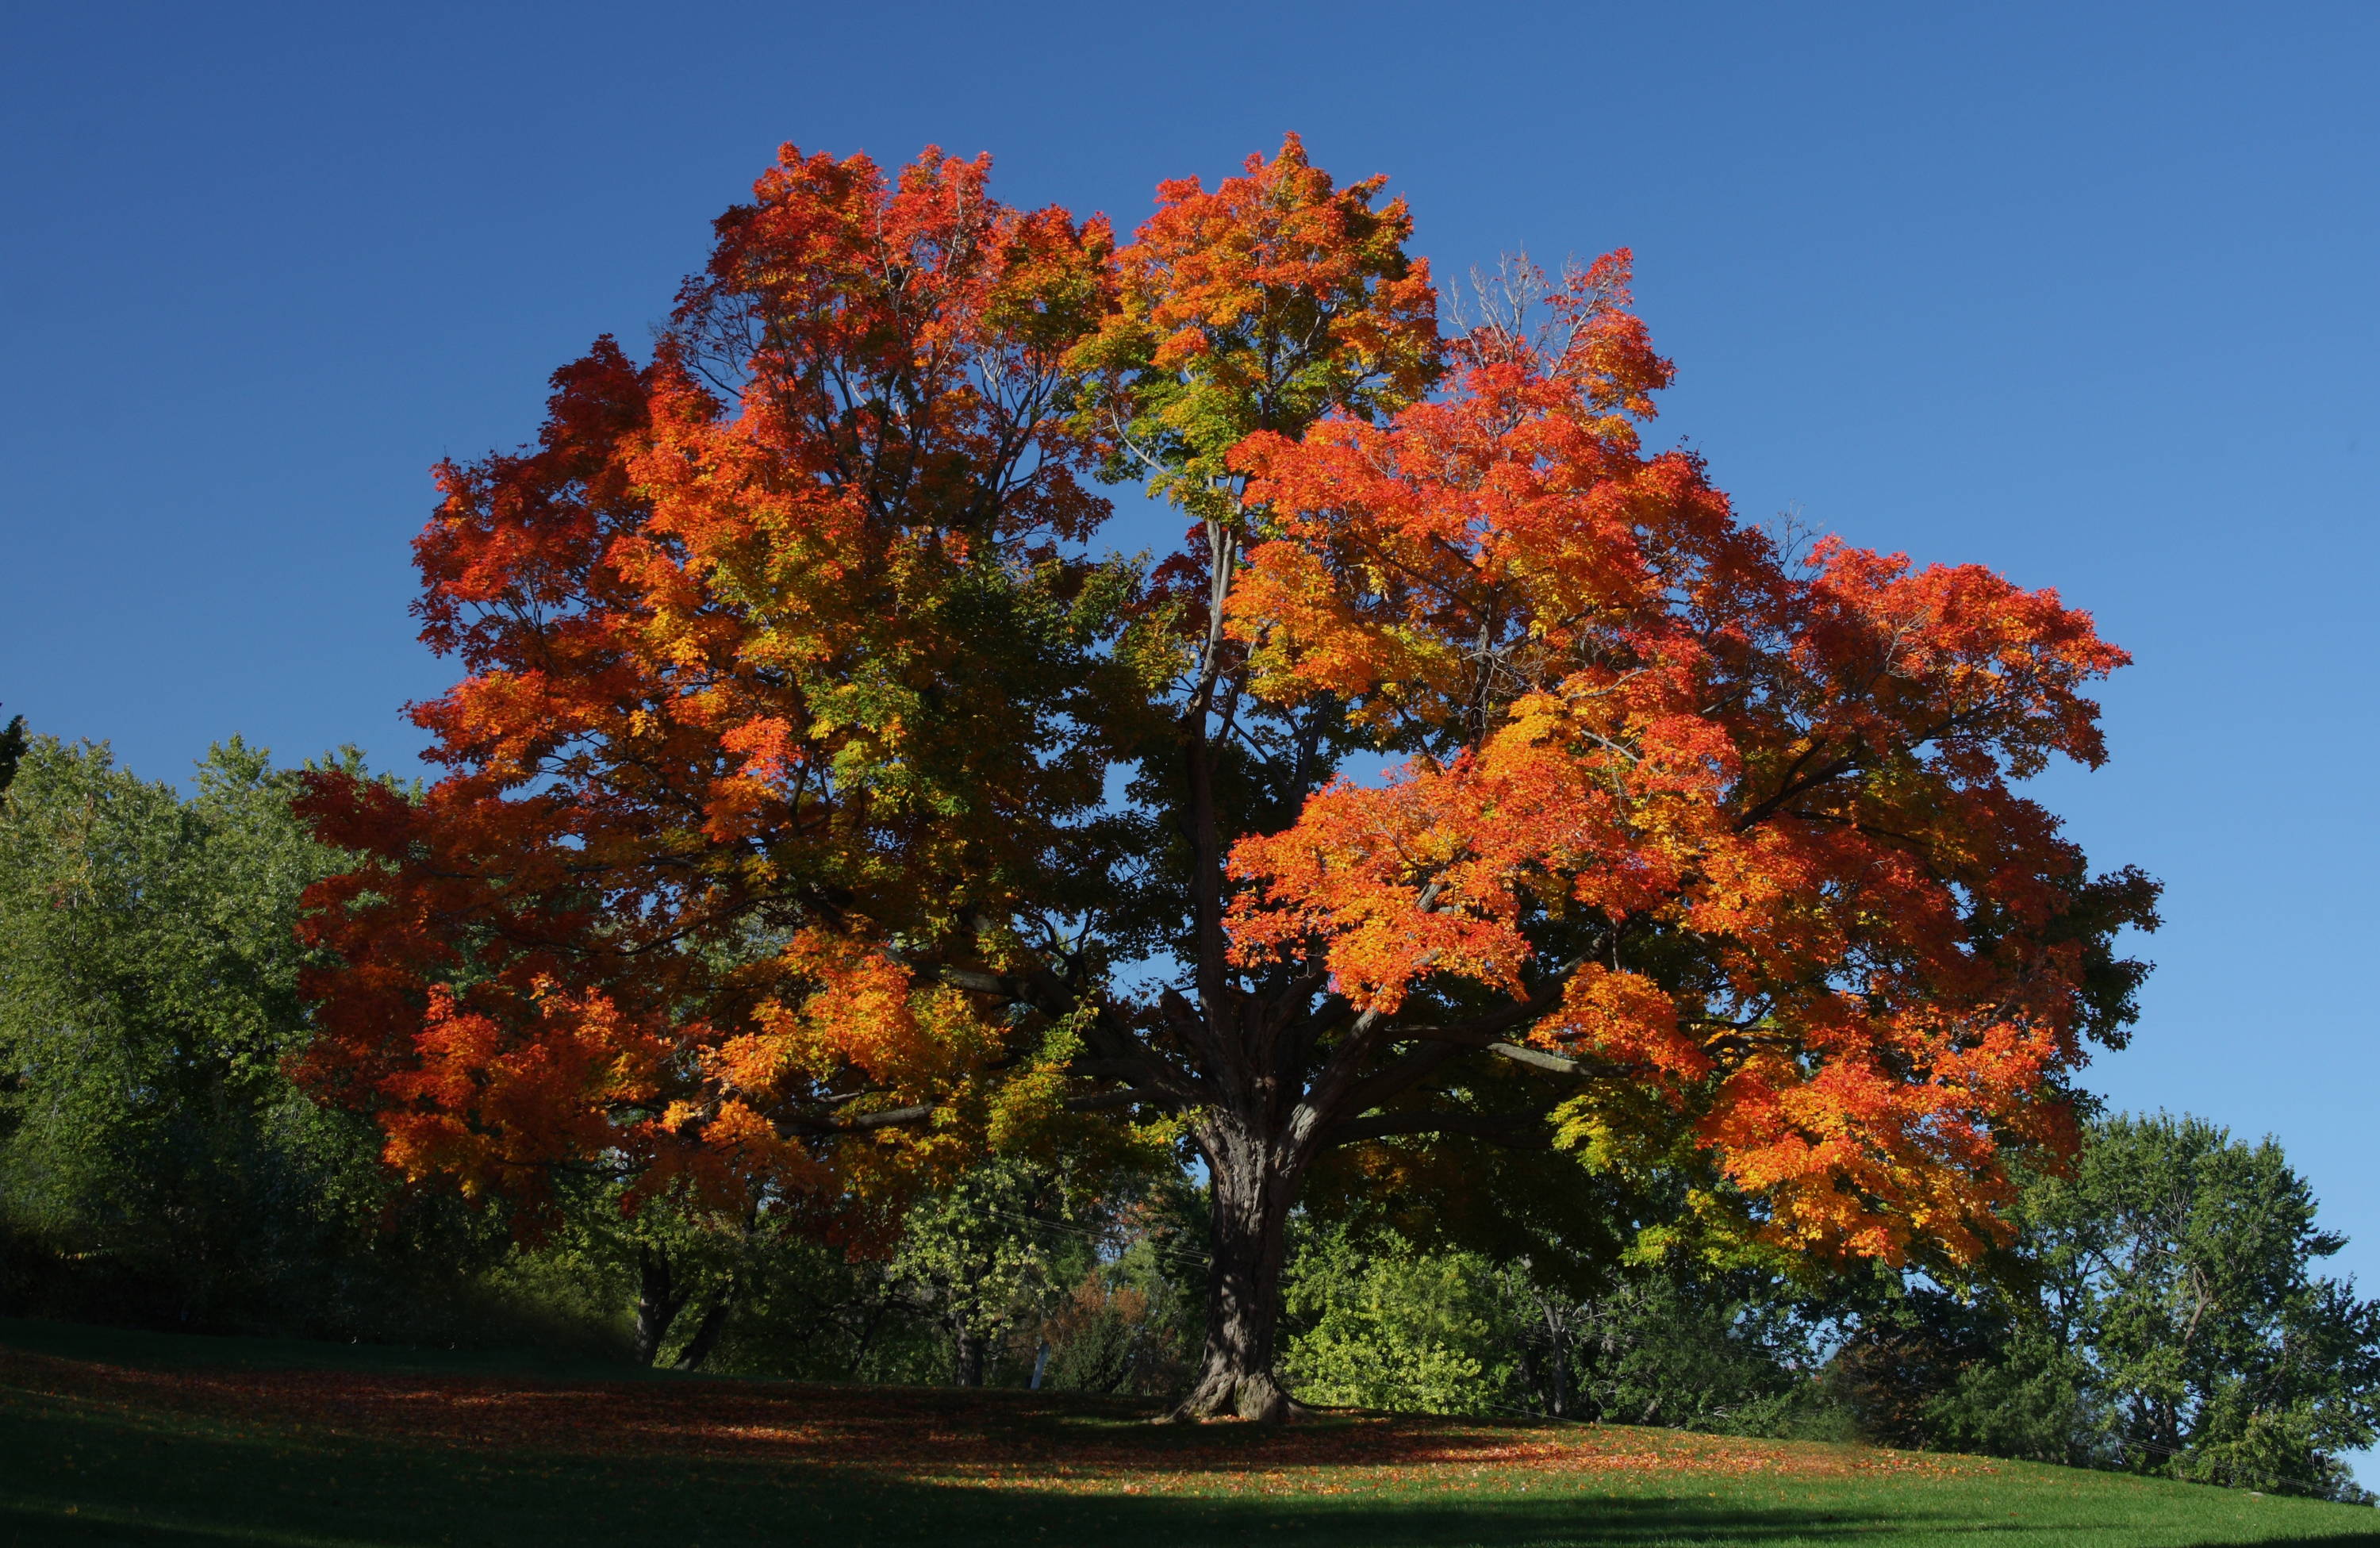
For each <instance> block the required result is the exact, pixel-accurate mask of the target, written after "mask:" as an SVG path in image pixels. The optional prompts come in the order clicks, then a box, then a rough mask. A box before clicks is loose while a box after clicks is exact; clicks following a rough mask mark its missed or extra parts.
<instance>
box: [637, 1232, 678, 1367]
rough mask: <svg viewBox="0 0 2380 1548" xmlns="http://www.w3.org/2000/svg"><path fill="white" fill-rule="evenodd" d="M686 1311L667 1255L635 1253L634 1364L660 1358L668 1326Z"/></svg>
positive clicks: (646, 1250)
mask: <svg viewBox="0 0 2380 1548" xmlns="http://www.w3.org/2000/svg"><path fill="white" fill-rule="evenodd" d="M685 1307H686V1292H685V1291H684V1290H683V1289H681V1288H679V1287H678V1286H677V1284H676V1279H675V1276H674V1274H671V1273H670V1261H669V1254H668V1253H666V1252H660V1251H656V1250H655V1249H652V1248H650V1247H639V1248H637V1364H639V1365H650V1364H652V1363H653V1361H654V1360H656V1359H659V1358H661V1352H662V1340H664V1339H666V1338H668V1337H669V1330H670V1324H671V1323H674V1322H676V1321H677V1314H678V1312H679V1311H681V1310H684V1309H685Z"/></svg>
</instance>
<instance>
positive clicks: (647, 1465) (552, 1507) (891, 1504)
mask: <svg viewBox="0 0 2380 1548" xmlns="http://www.w3.org/2000/svg"><path fill="white" fill-rule="evenodd" d="M1916 1505H1919V1502H1916V1501H1913V1500H1910V1499H1907V1498H1900V1499H1899V1500H1895V1499H1893V1498H1891V1497H1890V1496H1889V1495H1865V1496H1863V1497H1846V1498H1845V1499H1844V1500H1843V1501H1842V1505H1841V1507H1840V1508H1833V1509H1829V1508H1821V1507H1817V1506H1794V1505H1785V1504H1781V1503H1780V1504H1778V1505H1766V1504H1763V1505H1752V1504H1749V1503H1747V1502H1746V1501H1744V1500H1743V1499H1741V1498H1735V1499H1729V1498H1718V1497H1714V1498H1696V1497H1689V1496H1688V1495H1686V1494H1685V1493H1682V1492H1680V1493H1672V1494H1664V1493H1646V1494H1643V1495H1640V1496H1636V1497H1610V1496H1601V1495H1594V1496H1583V1495H1580V1494H1577V1493H1571V1492H1568V1491H1561V1492H1554V1493H1548V1494H1547V1495H1546V1496H1545V1497H1544V1498H1542V1499H1525V1498H1515V1497H1512V1496H1511V1495H1509V1494H1506V1495H1500V1496H1495V1497H1488V1498H1477V1497H1469V1498H1463V1497H1449V1496H1448V1495H1446V1494H1444V1493H1427V1492H1425V1493H1399V1494H1393V1495H1379V1496H1372V1497H1365V1496H1360V1495H1358V1496H1344V1495H1342V1496H1316V1495H1312V1494H1284V1495H1275V1496H1250V1495H1246V1494H1241V1495H1236V1496H1205V1495H1196V1494H1191V1495H1183V1494H1174V1495H1170V1496H1162V1497H1148V1498H1135V1497H1133V1496H1130V1495H1116V1494H1101V1495H1096V1496H1086V1495H1067V1494H1056V1493H1048V1492H1041V1491H1033V1490H1026V1489H1023V1488H1014V1489H1010V1488H999V1489H995V1488H980V1487H969V1488H962V1487H953V1486H938V1485H931V1484H919V1483H904V1482H898V1481H887V1480H883V1479H880V1478H879V1479H868V1478H864V1477H858V1476H854V1475H851V1474H848V1473H831V1472H826V1471H822V1470H820V1469H807V1468H799V1467H788V1466H784V1465H782V1464H777V1465H771V1464H765V1463H756V1462H746V1461H740V1460H736V1459H733V1458H730V1459H723V1460H722V1459H690V1458H686V1457H654V1456H634V1455H632V1456H622V1457H609V1458H607V1457H584V1456H573V1455H556V1454H551V1453H535V1452H522V1453H518V1454H515V1455H509V1456H506V1455H495V1456H490V1455H486V1454H482V1453H474V1452H469V1451H464V1450H460V1449H456V1448H453V1447H445V1446H425V1445H418V1444H408V1443H401V1442H386V1441H379V1440H372V1439H368V1438H359V1437H353V1436H329V1437H324V1438H320V1439H314V1438H302V1437H299V1436H295V1435H293V1434H291V1433H290V1432H287V1431H285V1430H283V1429H281V1428H279V1427H277V1426H276V1427H270V1428H262V1429H258V1430H255V1431H250V1432H242V1431H241V1430H240V1428H239V1427H238V1426H237V1423H236V1422H235V1423H232V1424H230V1425H227V1426H217V1425H209V1426H207V1427H206V1428H204V1429H203V1430H193V1429H190V1428H182V1427H172V1426H165V1425H159V1424H154V1423H144V1422H138V1421H128V1420H126V1419H125V1418H124V1417H123V1416H121V1415H116V1414H110V1413H106V1412H99V1411H93V1410H91V1409H87V1408H77V1407H75V1406H73V1405H67V1404H59V1405H55V1406H52V1405H42V1406H40V1408H38V1409H36V1408H30V1407H18V1408H10V1409H8V1410H6V1411H0V1540H5V1541H6V1542H18V1543H28V1544H30V1543H76V1544H84V1543H187V1544H199V1543H218V1544H226V1543H256V1544H273V1545H292V1544H337V1545H341V1548H348V1545H355V1548H361V1545H366V1544H370V1545H372V1548H381V1545H391V1548H394V1545H399V1544H404V1545H410V1544H433V1543H435V1544H444V1543H453V1544H480V1543H507V1544H510V1543H537V1542H558V1543H563V1544H567V1545H568V1548H610V1545H613V1544H629V1543H637V1544H643V1543H669V1544H686V1545H689V1548H698V1545H701V1544H706V1543H708V1544H719V1545H725V1544H730V1543H737V1544H741V1543H751V1542H832V1543H838V1544H850V1545H852V1548H862V1545H876V1544H886V1545H892V1544H910V1543H917V1544H935V1545H937V1548H954V1545H961V1544H974V1543H986V1542H1023V1543H1034V1542H1050V1543H1074V1542H1106V1543H1116V1544H1120V1545H1123V1548H1157V1545H1160V1544H1165V1545H1172V1544H1183V1545H1196V1544H1208V1543H1215V1544H1222V1543H1254V1542H1263V1543H1274V1542H1297V1543H1316V1544H1320V1543H1328V1544H1342V1543H1343V1544H1350V1545H1353V1544H1366V1545H1375V1544H1376V1545H1380V1548H1463V1545H1470V1544H1502V1545H1520V1544H1529V1545H1533V1548H1554V1545H1557V1544H1573V1545H1577V1548H1590V1545H1611V1548H1653V1545H1656V1544H1683V1543H1707V1544H1726V1545H1743V1548H1753V1545H1759V1548H1781V1545H1785V1544H1792V1543H1833V1542H1847V1541H1850V1540H1852V1539H1853V1538H1857V1539H1859V1540H1861V1541H1863V1542H1876V1541H1877V1540H1878V1539H1879V1538H1883V1539H1887V1540H1892V1539H1896V1538H1897V1539H1899V1540H1900V1541H1911V1542H1949V1541H1951V1540H1953V1539H1956V1540H1959V1541H1961V1542H1976V1541H1982V1542H1995V1543H2006V1542H2090V1541H2094V1535H2095V1534H2092V1533H2091V1531H2090V1527H2091V1526H2092V1525H2093V1524H2095V1523H2093V1522H2086V1521H2083V1520H2081V1519H2077V1520H2075V1521H2072V1522H2070V1523H2067V1528H2068V1530H2057V1535H2054V1536H2045V1535H2041V1533H2040V1531H2039V1530H2038V1528H2040V1527H2045V1526H2052V1524H2051V1523H2030V1524H2028V1527H2018V1526H2016V1525H2014V1524H2013V1523H2010V1524H2009V1525H2006V1526H2001V1525H1999V1524H1998V1523H1996V1522H1994V1523H1986V1522H1985V1521H1984V1520H1982V1519H1979V1518H1978V1517H1977V1515H1976V1514H1975V1513H1974V1512H1973V1511H1971V1510H1969V1509H1966V1508H1964V1507H1958V1508H1951V1509H1948V1510H1943V1511H1932V1510H1928V1509H1925V1508H1924V1507H1922V1506H1921V1507H1920V1508H1919V1509H1917V1510H1916V1511H1915V1512H1914V1513H1913V1509H1912V1507H1913V1506H1916ZM2105 1524H2107V1525H2113V1524H2114V1523H2113V1522H2112V1521H2110V1522H2106V1523H2105ZM2077 1527H2079V1528H2082V1529H2083V1534H2082V1535H2069V1530H2070V1529H2072V1528H2077ZM2029 1528H2031V1529H2032V1530H2028V1529H2029ZM2053 1530H2056V1529H2055V1528H2054V1527H2053ZM2230 1536H2231V1534H2229V1533H2226V1534H2224V1536H2223V1538H2209V1539H2207V1540H2204V1541H2209V1542H2215V1541H2225V1540H2228V1539H2229V1538H2230ZM2099 1540H2100V1541H2107V1540H2106V1539H2099ZM2166 1541H2168V1542H2170V1541H2173V1540H2172V1539H2169V1538H2168V1539H2167V1540H2166ZM2267 1541H2269V1540H2267ZM2321 1541H2323V1542H2326V1543H2330V1544H2334V1545H2336V1544H2340V1543H2346V1542H2364V1541H2368V1542H2380V1535H2374V1536H2373V1537H2370V1538H2364V1539H2359V1538H2352V1537H2329V1538H2325V1539H2322V1540H2321Z"/></svg>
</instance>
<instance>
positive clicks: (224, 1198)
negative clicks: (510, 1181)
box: [0, 737, 486, 1333]
mask: <svg viewBox="0 0 2380 1548" xmlns="http://www.w3.org/2000/svg"><path fill="white" fill-rule="evenodd" d="M349 767H350V772H359V771H358V770H356V769H355V768H354V766H353V764H352V762H351V763H350V765H349ZM195 784H196V791H195V794H194V795H192V796H191V797H190V798H188V799H185V798H182V797H181V796H180V795H179V794H178V793H177V792H176V791H175V790H174V789H173V787H171V786H167V785H164V784H161V783H152V782H150V781H146V780H142V779H139V778H137V777H135V776H134V775H132V774H129V773H128V772H126V771H125V770H123V769H120V768H118V767H117V766H116V765H115V762H114V760H113V758H112V757H111V756H110V754H109V752H108V750H107V749H106V748H105V747H104V746H103V745H100V746H93V745H90V744H84V745H81V746H67V745H64V744H62V743H60V742H59V741H57V740H56V739H55V738H52V737H37V738H34V739H32V740H31V741H30V744H28V745H27V746H26V747H25V749H24V756H23V758H22V761H21V762H20V763H19V765H18V769H17V771H16V778H15V781H14V783H13V785H12V786H11V787H10V788H9V790H8V792H7V794H6V798H5V802H0V1215H5V1225H6V1232H7V1234H8V1263H7V1269H8V1278H9V1285H8V1289H9V1292H10V1298H11V1299H12V1300H14V1301H15V1302H16V1304H17V1305H18V1306H19V1307H21V1308H26V1309H32V1310H65V1311H70V1312H74V1313H77V1314H80V1315H86V1316H102V1317H110V1316H112V1317H123V1318H129V1319H135V1320H141V1321H152V1322H153V1321H162V1322H165V1323H173V1324H180V1325H189V1326H194V1327H232V1326H249V1327H264V1326H271V1327H273V1328H276V1329H282V1330H292V1331H295V1330H308V1331H316V1332H326V1333H327V1332H339V1333H346V1332H348V1331H349V1330H351V1329H353V1328H355V1327H358V1326H363V1325H374V1326H377V1325H382V1324H383V1323H384V1321H385V1319H386V1318H388V1317H390V1316H400V1315H411V1314H412V1313H410V1312H407V1311H406V1310H404V1309H405V1307H406V1306H407V1303H408V1302H412V1301H414V1300H416V1297H415V1295H414V1292H415V1291H416V1290H418V1288H419V1277H420V1275H421V1274H424V1273H427V1272H431V1264H432V1263H436V1264H440V1265H443V1266H442V1267H441V1268H440V1269H439V1270H438V1272H440V1273H444V1274H448V1275H449V1276H450V1277H452V1276H455V1275H459V1274H461V1273H463V1272H464V1266H465V1263H466V1260H467V1259H468V1257H469V1255H470V1254H471V1253H473V1252H476V1251H480V1247H479V1246H477V1245H475V1243H478V1242H479V1240H480V1238H481V1237H485V1236H486V1233H485V1232H484V1231H483V1230H481V1229H480V1228H479V1227H477V1226H475V1225H473V1224H472V1223H470V1222H468V1221H466V1220H463V1219H462V1218H460V1216H459V1214H458V1213H456V1212H455V1211H453V1210H451V1209H447V1208H444V1207H443V1206H442V1205H441V1203H440V1202H439V1201H436V1200H434V1199H431V1198H427V1197H423V1198H416V1199H412V1200H404V1199H399V1198H398V1197H397V1196H395V1193H394V1192H393V1191H392V1189H391V1187H390V1185H389V1182H388V1180H387V1179H386V1178H385V1177H384V1176H383V1174H382V1172H381V1170H380V1168H379V1166H378V1164H377V1159H376V1158H377V1152H378V1150H379V1139H378V1136H377V1135H376V1134H375V1133H374V1132H373V1131H372V1129H371V1128H370V1126H369V1125H367V1124H364V1123H362V1122H360V1121H358V1119H357V1118H355V1117H353V1116H352V1115H347V1114H345V1113H341V1112H335V1111H332V1110H327V1109H325V1108H323V1107H322V1106H321V1105H319V1104H317V1103H314V1102H312V1101H310V1100H308V1099H307V1098H305V1097H304V1096H302V1095H300V1094H299V1093H298V1092H297V1091H295V1090H294V1089H293V1088H292V1087H291V1086H290V1085H289V1083H288V1081H287V1079H285V1077H284V1075H283V1074H282V1071H281V1067H280V1063H281V1060H282V1058H283V1056H284V1055H285V1054H287V1053H289V1052H290V1051H291V1050H292V1049H293V1048H295V1047H297V1046H298V1045H299V1044H300V1043H302V1042H304V1040H305V1038H306V1037H307V1035H308V1031H309V1028H308V1024H307V1017H306V1013H305V1009H304V1006H303V1005H302V1004H301V1002H300V1000H299V997H298V994H297V971H298V967H299V961H300V953H299V948H298V947H297V944H296V942H295V940H294V939H293V937H292V933H291V927H292V924H293V922H294V920H295V919H296V915H297V897H298V894H299V893H300V892H301V891H302V890H303V889H304V888H305V887H306V886H307V885H308V884H310V883H311V882H313V881H315V880H316V879H318V878H320V877H322V876H324V875H327V874H330V873H332V872H334V871H336V870H337V869H339V867H340V865H341V864H342V863H343V861H342V858H341V857H340V856H339V855H337V854H336V853H335V852H334V851H331V850H328V849H325V848H323V847H321V846H320V845H318V844H316V843H315V842H314V841H313V839H312V838H311V837H310V835H308V833H307V832H306V830H305V828H304V827H303V826H302V825H301V824H299V823H297V820H296V819H295V818H294V817H293V816H292V815H291V813H290V811H289V798H290V795H291V792H292V789H293V784H294V781H293V774H292V772H291V771H285V770H276V769H274V768H273V767H272V766H271V764H270V762H269V761H268V759H267V757H266V755H265V753H264V752H263V750H261V749H257V748H252V747H249V746H248V745H247V744H246V743H244V742H242V741H240V740H239V739H238V738H237V737H235V738H233V739H232V740H231V741H229V742H227V743H225V744H222V745H220V746H217V747H216V748H214V749H213V750H212V751H210V753H209V754H208V756H207V758H206V759H205V760H204V761H203V762H201V763H200V765H199V768H198V773H197V778H196V782H195ZM433 1248H434V1250H433ZM417 1310H418V1308H417ZM416 1320H417V1321H418V1320H419V1319H418V1317H417V1318H416Z"/></svg>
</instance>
